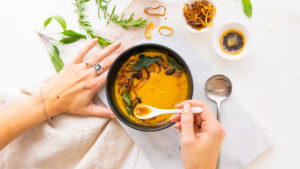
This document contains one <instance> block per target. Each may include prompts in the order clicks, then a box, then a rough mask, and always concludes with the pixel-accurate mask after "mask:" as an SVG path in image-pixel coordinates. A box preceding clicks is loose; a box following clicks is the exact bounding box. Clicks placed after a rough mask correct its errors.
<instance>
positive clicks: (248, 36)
mask: <svg viewBox="0 0 300 169" xmlns="http://www.w3.org/2000/svg"><path fill="white" fill-rule="evenodd" d="M226 27H229V28H226ZM225 29H226V30H229V29H238V30H240V31H242V32H243V33H244V35H245V36H246V46H245V48H244V49H243V51H242V52H241V53H239V54H237V55H230V54H227V53H224V52H223V51H222V50H221V48H220V45H219V39H220V36H219V35H220V34H222V33H223V32H224V31H222V30H225ZM226 30H225V31H226ZM212 45H213V48H214V50H215V52H216V53H217V55H218V56H220V57H221V58H223V59H225V60H229V61H235V60H239V59H242V58H244V57H246V56H247V55H248V54H249V52H250V50H251V45H252V33H251V30H250V28H249V27H248V25H247V24H246V23H243V22H238V21H230V22H226V23H224V24H222V25H220V26H219V27H218V28H217V29H216V30H215V31H214V33H213V40H212Z"/></svg>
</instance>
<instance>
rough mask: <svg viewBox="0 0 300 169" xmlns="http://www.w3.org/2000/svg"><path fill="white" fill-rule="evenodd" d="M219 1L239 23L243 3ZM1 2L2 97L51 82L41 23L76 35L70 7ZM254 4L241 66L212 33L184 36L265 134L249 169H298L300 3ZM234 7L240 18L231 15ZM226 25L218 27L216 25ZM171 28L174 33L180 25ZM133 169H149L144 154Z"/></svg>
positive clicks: (38, 0) (69, 52)
mask: <svg viewBox="0 0 300 169" xmlns="http://www.w3.org/2000/svg"><path fill="white" fill-rule="evenodd" d="M129 1H130V0H118V1H117V4H118V7H117V8H118V9H119V10H120V9H122V8H123V7H124V6H126V4H128V3H129ZM165 1H168V2H170V3H169V4H170V8H173V7H175V6H176V2H174V1H175V0H174V1H173V3H172V0H165ZM219 1H222V2H221V3H220V4H224V5H221V6H220V5H218V8H217V10H219V11H221V13H222V12H223V13H224V14H226V13H230V12H231V14H233V15H231V16H230V17H227V18H226V19H227V20H228V21H229V20H230V19H233V18H235V17H236V16H242V17H244V15H243V13H242V7H241V4H240V1H237V0H219ZM0 2H1V3H0V25H1V26H0V32H1V37H0V52H1V53H0V58H1V61H0V90H18V89H19V88H20V87H21V86H24V85H27V84H30V83H33V82H38V81H40V80H42V79H45V78H46V77H49V76H51V75H53V74H55V71H54V69H53V66H52V65H51V62H50V60H49V57H48V53H47V51H46V49H45V47H44V46H43V44H42V42H41V40H40V39H39V37H38V36H37V34H36V31H40V30H42V25H43V22H44V20H45V19H46V18H47V17H49V16H51V15H54V14H60V15H62V16H63V17H64V18H65V19H66V20H67V25H68V28H69V29H73V30H77V31H80V29H79V27H78V24H77V17H76V15H75V14H74V6H73V5H72V2H73V1H72V0H68V1H62V0H27V1H24V0H14V1H7V0H6V1H4V0H0ZM115 2H116V1H113V2H112V3H115ZM177 2H178V1H177ZM92 3H94V2H92ZM174 4H175V5H174ZM225 4H226V5H225ZM228 4H229V5H228ZM230 4H232V5H230ZM252 4H253V17H252V18H251V19H250V20H249V19H245V21H246V22H247V23H248V24H249V27H250V28H251V30H252V35H253V44H252V49H251V53H250V54H249V55H248V56H247V57H245V58H244V59H242V60H238V61H226V60H224V59H222V58H220V57H218V56H217V55H216V53H215V52H214V50H213V49H212V46H211V43H210V42H211V37H212V36H211V33H208V34H206V35H195V34H191V33H188V32H184V34H185V35H186V36H187V37H188V38H189V39H190V40H191V42H192V44H193V45H194V46H195V47H196V48H197V50H199V52H201V56H203V57H204V58H203V59H204V60H205V61H206V62H207V63H208V64H209V65H210V66H211V67H213V68H214V69H215V70H216V71H217V72H219V73H223V74H226V75H228V76H229V77H230V78H231V80H232V82H233V85H234V90H233V95H235V97H236V98H238V99H239V100H240V103H241V104H243V106H244V107H245V108H246V109H247V110H248V112H249V115H250V116H251V117H252V118H253V119H254V120H255V121H257V123H258V124H259V125H260V126H262V127H263V128H264V129H265V131H266V133H267V135H268V136H269V137H270V138H271V140H272V141H273V143H274V145H273V146H272V148H271V149H269V150H268V151H267V152H266V153H264V154H263V155H261V156H260V157H259V158H258V159H257V160H255V161H254V162H253V163H251V164H250V165H249V166H247V167H246V169H299V168H300V164H299V162H298V160H299V152H300V123H299V122H298V121H299V119H300V110H299V104H300V98H299V96H298V95H299V94H300V89H299V87H300V54H299V49H300V43H299V41H300V32H299V31H300V1H297V0H263V1H260V0H252ZM231 7H234V8H239V9H240V10H237V11H238V12H233V13H232V9H231ZM95 11H96V10H95V9H94V8H91V9H90V10H89V16H91V18H92V19H93V18H96V15H97V14H96V12H95ZM218 17H219V16H218ZM226 19H224V20H226ZM224 20H222V21H219V24H221V23H222V22H224ZM93 23H94V24H93V25H94V27H96V28H99V27H100V26H101V24H99V22H96V21H95V22H93ZM174 26H176V27H179V26H180V24H175V25H174ZM180 29H181V28H180ZM271 29H273V31H271ZM57 30H59V27H58V26H57V25H56V24H51V26H50V27H49V28H47V30H45V31H46V32H53V31H54V32H55V31H56V32H58V31H57ZM182 30H183V29H182ZM84 43H85V42H84V41H80V42H78V43H76V44H72V45H66V46H65V47H64V48H63V49H62V48H60V51H61V57H62V58H63V59H64V60H65V61H67V60H69V59H70V57H71V56H73V55H74V54H75V53H76V51H78V50H79V48H80V46H82V45H83V44H84ZM245 134H247V133H245ZM137 151H138V149H137V148H135V149H134V151H133V152H132V153H131V155H130V156H129V158H128V159H127V160H126V162H125V164H124V166H123V168H132V166H133V164H134V162H135V160H136V153H137ZM245 153H247V152H245ZM135 168H143V169H151V168H152V167H151V164H150V163H149V161H148V160H147V159H145V157H144V156H143V155H142V153H141V152H140V153H139V156H138V159H137V163H136V167H135Z"/></svg>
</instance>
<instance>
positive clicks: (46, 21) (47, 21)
mask: <svg viewBox="0 0 300 169" xmlns="http://www.w3.org/2000/svg"><path fill="white" fill-rule="evenodd" d="M51 20H52V18H51V17H50V18H48V19H46V20H45V22H44V28H45V27H46V26H47V25H49V23H50V22H51Z"/></svg>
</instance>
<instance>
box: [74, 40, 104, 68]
mask: <svg viewBox="0 0 300 169" xmlns="http://www.w3.org/2000/svg"><path fill="white" fill-rule="evenodd" d="M97 43H98V39H93V40H91V41H90V42H89V43H88V44H87V45H86V46H85V47H84V48H83V49H81V50H80V51H79V52H78V54H77V56H76V57H75V58H74V59H73V60H72V61H71V63H75V64H76V63H81V62H82V61H83V59H84V57H85V55H86V54H87V53H88V52H89V51H90V50H91V49H92V48H93V47H94V46H95V45H96V44H97Z"/></svg>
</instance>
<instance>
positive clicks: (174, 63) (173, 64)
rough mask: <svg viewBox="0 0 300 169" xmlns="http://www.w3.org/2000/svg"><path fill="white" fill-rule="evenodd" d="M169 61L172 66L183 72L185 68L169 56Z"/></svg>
mask: <svg viewBox="0 0 300 169" xmlns="http://www.w3.org/2000/svg"><path fill="white" fill-rule="evenodd" d="M167 62H168V63H169V65H170V66H172V67H173V68H175V69H177V70H179V71H180V72H183V69H182V68H181V67H180V66H179V65H178V64H177V63H176V62H175V61H174V60H172V59H170V58H169V57H167Z"/></svg>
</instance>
